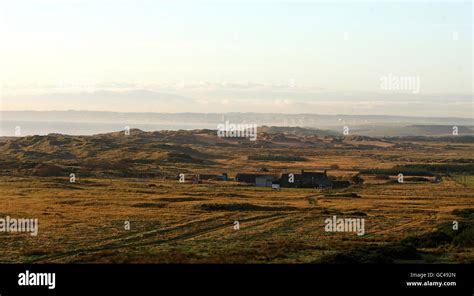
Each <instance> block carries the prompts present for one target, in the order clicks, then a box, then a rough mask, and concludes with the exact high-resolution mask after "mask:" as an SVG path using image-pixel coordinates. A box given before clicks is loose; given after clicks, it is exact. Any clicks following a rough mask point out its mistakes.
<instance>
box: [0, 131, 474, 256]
mask: <svg viewBox="0 0 474 296" xmlns="http://www.w3.org/2000/svg"><path fill="white" fill-rule="evenodd" d="M20 140H21V139H20ZM20 140H12V141H20ZM14 144H15V143H12V142H9V143H8V144H5V142H4V143H3V147H6V146H8V145H10V146H9V147H10V148H11V147H12V146H14ZM373 144H374V143H372V142H371V145H373ZM375 144H377V143H375ZM412 145H415V146H414V147H413V148H410V147H408V146H403V147H400V146H399V145H397V143H386V142H385V143H381V145H373V146H371V147H370V148H369V149H367V148H364V149H362V148H360V149H359V148H357V147H352V148H350V149H349V148H338V147H319V148H318V147H301V146H296V147H280V146H278V147H263V148H262V147H252V146H242V145H235V146H229V147H224V148H222V147H218V146H215V145H205V144H202V143H194V144H192V145H187V144H184V145H183V148H186V149H188V148H189V149H193V150H192V151H199V153H200V155H206V162H201V163H195V162H191V163H184V162H180V161H172V162H170V161H168V162H167V161H165V160H163V161H162V162H160V163H158V165H159V166H157V167H156V168H154V169H153V170H154V171H158V168H159V169H160V171H159V173H160V174H157V175H156V176H151V177H133V176H106V175H105V174H104V175H100V174H96V175H91V174H85V173H83V172H84V169H83V170H81V169H77V170H75V173H76V174H77V180H76V182H75V183H70V181H69V174H65V175H64V176H60V175H59V176H38V175H37V174H34V173H28V172H30V171H29V170H23V169H22V167H21V166H12V167H7V166H6V165H4V167H3V170H2V172H3V173H2V176H0V216H1V217H5V216H11V217H30V218H38V219H39V234H38V236H31V235H30V234H28V233H0V238H1V240H0V246H1V248H0V261H1V262H2V263H71V262H72V263H78V262H94V263H320V262H321V263H325V262H327V263H338V262H347V260H349V261H350V262H352V261H351V260H353V261H355V262H362V263H378V262H387V261H386V260H389V261H388V262H394V263H408V262H426V263H430V262H446V263H472V262H474V248H473V233H474V232H473V231H472V229H473V228H472V220H473V215H472V213H470V212H469V211H468V214H467V215H466V214H464V215H463V214H461V215H460V214H459V210H465V209H470V208H473V198H474V189H473V188H472V187H470V186H469V184H463V183H462V182H460V181H459V178H457V177H451V175H450V174H443V180H442V182H440V183H435V182H432V181H429V182H417V181H406V182H404V183H398V182H397V181H396V178H397V177H396V176H390V177H389V179H388V178H387V179H384V180H382V179H381V178H377V177H376V176H375V175H372V174H362V175H361V176H362V178H363V179H364V183H363V184H353V185H352V186H351V187H349V188H345V189H325V190H320V189H311V188H282V189H281V190H280V191H275V190H272V189H271V188H265V187H255V186H253V185H249V184H245V183H238V182H235V181H203V182H202V183H200V184H191V183H179V182H178V180H176V178H170V177H169V175H171V176H174V175H176V174H177V173H178V172H181V171H182V172H186V173H191V172H195V173H222V172H226V173H228V174H229V176H230V177H233V176H235V174H237V173H239V172H260V171H261V170H262V168H265V171H268V172H270V173H282V172H285V171H287V172H292V171H294V172H298V171H299V170H301V169H305V170H312V171H320V170H328V175H329V176H331V177H333V178H339V179H348V178H350V177H352V176H354V175H355V174H358V173H359V172H360V171H362V170H366V169H374V168H379V169H388V168H392V167H394V166H396V165H404V164H413V163H424V164H426V163H441V164H442V163H452V162H455V161H456V160H457V159H460V158H463V159H474V145H473V144H459V145H454V144H450V145H449V148H447V144H446V143H444V144H443V143H437V142H433V143H431V144H430V143H421V144H419V145H417V144H412ZM15 147H16V148H15V149H16V150H15V152H12V151H11V150H9V152H8V153H10V154H12V155H13V154H14V155H19V154H18V153H19V150H21V149H22V148H21V145H20V146H15ZM25 147H31V146H25ZM10 148H9V149H10ZM138 148H139V147H138ZM25 149H26V148H25ZM28 149H30V150H28ZM28 149H27V150H28V151H30V153H32V151H36V152H37V151H45V150H47V149H49V148H47V147H45V146H44V145H43V146H41V147H40V148H38V147H37V148H35V149H31V148H28ZM108 151H110V150H108ZM189 151H191V150H189ZM263 152H264V153H265V154H275V155H292V156H301V157H305V158H306V160H305V161H288V162H281V161H250V160H248V157H249V156H250V155H256V154H262V153H263ZM15 153H16V154H15ZM129 153H130V154H129V155H127V159H131V158H133V155H137V154H139V153H142V154H144V153H145V152H144V151H140V150H138V151H132V152H129ZM20 154H21V153H20ZM21 155H22V156H21V157H18V156H16V157H17V161H18V163H23V164H25V165H24V167H28V166H27V165H26V163H28V161H31V159H30V160H28V159H25V158H24V157H25V156H24V154H21ZM141 157H142V158H146V157H148V156H146V155H145V156H141ZM6 159H7V158H4V159H3V164H5V163H7V160H6ZM38 159H40V158H36V159H35V161H38V162H41V161H39V160H38ZM47 162H51V163H58V164H60V163H61V164H64V163H66V162H64V160H54V159H52V160H51V159H48V160H47ZM78 163H79V165H80V164H81V162H80V161H79V162H78ZM133 165H136V166H137V167H138V166H140V165H141V164H136V163H135V164H133ZM76 166H77V164H76ZM331 168H332V169H331ZM137 170H138V169H137ZM25 172H26V173H25ZM165 172H166V173H168V174H169V175H167V174H166V173H165ZM351 194H354V196H359V198H353V197H351ZM456 210H458V211H457V212H456ZM461 212H462V211H461ZM334 215H336V216H338V217H353V218H364V219H365V235H363V236H358V235H357V234H356V233H354V232H340V233H338V232H326V231H325V228H324V227H325V223H324V220H325V219H327V218H330V217H332V216H334ZM127 221H128V222H130V229H126V227H125V225H126V222H127ZM235 221H238V222H239V225H240V229H236V228H235V225H234V223H235ZM453 221H458V222H459V223H461V225H462V227H461V230H462V231H463V233H464V234H463V237H462V238H461V236H460V235H459V237H458V236H457V233H456V231H455V230H452V229H451V228H450V225H451V224H452V223H453ZM458 231H459V230H458ZM450 232H452V233H450Z"/></svg>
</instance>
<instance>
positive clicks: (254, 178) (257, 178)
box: [235, 174, 278, 187]
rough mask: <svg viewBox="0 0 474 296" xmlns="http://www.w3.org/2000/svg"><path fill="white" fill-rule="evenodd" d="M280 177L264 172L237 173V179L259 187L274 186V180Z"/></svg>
mask: <svg viewBox="0 0 474 296" xmlns="http://www.w3.org/2000/svg"><path fill="white" fill-rule="evenodd" d="M277 179H278V178H277V177H276V176H274V175H263V174H237V175H236V176H235V181H237V182H243V183H250V184H254V185H255V186H257V187H272V182H273V181H276V180H277Z"/></svg>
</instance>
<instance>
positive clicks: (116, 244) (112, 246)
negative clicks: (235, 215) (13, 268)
mask: <svg viewBox="0 0 474 296" xmlns="http://www.w3.org/2000/svg"><path fill="white" fill-rule="evenodd" d="M282 216H285V214H281V213H278V214H272V215H261V216H254V217H251V218H246V219H241V220H239V222H241V223H242V222H254V221H263V220H265V219H270V220H272V218H277V217H282ZM221 218H225V217H221ZM215 220H216V217H213V218H211V219H205V220H202V221H199V222H201V224H202V223H207V222H210V221H215ZM195 224H196V222H191V223H186V224H184V225H180V226H178V227H173V228H169V229H165V230H163V229H161V230H159V229H154V230H148V231H145V232H142V233H137V234H134V235H131V236H128V237H127V238H125V239H120V238H119V239H115V240H114V239H111V241H110V242H109V243H106V244H103V245H101V246H98V247H97V246H95V247H90V248H80V249H74V250H71V251H67V252H62V253H59V254H54V255H52V256H44V257H40V258H35V259H34V260H30V261H29V262H30V263H43V262H55V261H58V260H62V259H65V258H68V257H75V256H77V255H78V254H80V253H94V252H99V251H104V250H116V249H121V248H126V247H130V246H133V247H140V246H147V245H162V244H166V243H169V242H176V241H182V240H187V239H191V238H195V237H198V236H201V235H205V234H208V233H211V232H214V231H219V230H221V229H225V228H228V227H231V226H232V225H233V222H232V223H230V222H229V223H225V224H220V225H216V226H211V227H207V228H204V229H201V230H199V231H197V232H191V233H184V234H181V235H178V236H175V237H171V238H167V239H161V240H153V241H150V242H142V243H137V242H136V240H137V239H140V240H141V239H143V235H144V234H146V237H145V238H150V237H153V236H154V235H156V234H163V233H168V232H172V231H175V230H179V229H183V228H185V227H186V226H190V225H195ZM123 241H131V242H128V243H125V244H124V243H122V242H123Z"/></svg>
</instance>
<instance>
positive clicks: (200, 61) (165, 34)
mask: <svg viewBox="0 0 474 296" xmlns="http://www.w3.org/2000/svg"><path fill="white" fill-rule="evenodd" d="M0 37H1V38H0V84H2V85H3V90H2V104H1V108H2V109H3V110H23V109H36V110H51V109H55V110H65V109H78V108H79V109H89V110H111V111H157V112H163V111H170V112H179V111H193V110H196V111H200V112H202V111H205V110H207V111H209V112H220V111H222V112H225V111H253V112H259V111H261V112H269V111H272V110H274V111H276V112H283V111H285V110H287V111H288V112H314V113H321V112H320V111H321V110H323V111H325V112H326V113H341V112H339V111H341V108H343V107H345V109H343V110H342V111H344V110H346V112H355V113H357V110H355V109H354V106H356V105H357V106H360V105H361V104H362V110H359V111H358V112H359V113H378V114H393V113H396V114H401V115H403V114H408V113H414V112H415V111H416V112H419V113H420V115H440V116H443V115H444V116H450V115H455V116H464V117H469V116H472V100H471V98H470V95H471V94H472V69H473V60H472V51H473V48H472V41H473V39H472V38H473V37H472V3H471V2H464V3H463V2H456V1H446V2H436V3H430V2H425V1H415V2H414V3H408V2H405V1H403V2H388V3H387V1H370V2H362V1H351V2H337V1H336V2H333V1H301V2H298V1H271V0H260V1H259V0H257V1H250V0H247V1H199V0H197V1H145V0H130V1H125V0H114V1H112V0H110V1H109V0H75V1H74V0H15V1H1V2H0ZM397 79H398V80H400V79H408V80H409V81H410V83H414V84H409V85H402V86H400V85H398V86H396V85H395V84H394V83H395V82H396V80H397ZM388 80H391V81H392V83H391V84H389V87H388V88H387V81H388ZM384 81H385V84H384ZM145 91H146V94H145V96H146V97H145V98H142V97H141V95H142V94H143V93H144V92H145ZM114 92H120V96H121V99H120V100H117V102H118V103H117V104H112V105H111V103H110V102H113V100H114V99H113V94H114ZM124 92H125V93H124ZM58 93H59V94H60V97H58ZM81 93H83V94H84V96H81ZM101 93H102V94H103V93H105V97H106V98H103V99H102V98H101ZM154 93H156V97H157V98H156V101H153V100H154V99H153V95H154ZM302 94H303V95H302ZM328 94H329V95H328ZM364 94H367V95H366V96H365V95H364ZM167 95H173V96H180V97H185V98H186V99H189V100H190V101H189V102H188V104H179V103H176V102H175V101H173V100H168V99H167ZM91 97H93V99H91ZM174 98H175V99H177V101H178V102H179V98H177V97H174ZM433 98H436V99H433ZM440 98H441V99H440ZM259 100H260V101H259ZM440 100H441V101H440ZM443 100H445V101H444V102H445V103H447V104H451V105H452V106H451V107H452V108H443V107H442V104H443ZM255 101H257V103H256V102H255ZM140 102H141V106H140V107H137V106H136V105H137V103H140ZM332 102H334V104H333V105H331V104H332ZM410 102H414V103H413V105H412V104H410ZM415 102H417V104H418V105H416V104H415ZM147 104H149V105H148V106H147ZM157 104H158V106H157ZM341 104H342V107H341ZM344 104H345V105H344ZM351 104H352V105H351ZM453 104H454V105H453ZM423 105H425V106H426V108H427V109H426V110H413V107H414V106H417V108H419V106H423ZM256 106H258V107H256ZM282 106H283V107H282ZM296 106H299V107H296ZM301 106H303V107H301ZM321 106H325V107H324V108H322V107H321ZM364 106H365V107H364ZM374 106H375V107H374ZM259 108H265V109H266V110H258V109H259ZM308 108H309V109H310V110H307V109H308ZM150 109H151V110H150ZM189 109H191V110H189ZM228 109H230V110H228ZM235 109H238V110H235ZM256 109H257V110H256ZM356 109H357V108H356ZM351 110H352V111H351ZM332 111H334V112H332ZM417 114H418V113H417ZM412 115H413V114H412Z"/></svg>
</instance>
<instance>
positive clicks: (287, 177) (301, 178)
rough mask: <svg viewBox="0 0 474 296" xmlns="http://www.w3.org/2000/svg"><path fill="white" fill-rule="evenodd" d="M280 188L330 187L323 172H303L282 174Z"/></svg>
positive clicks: (329, 182)
mask: <svg viewBox="0 0 474 296" xmlns="http://www.w3.org/2000/svg"><path fill="white" fill-rule="evenodd" d="M280 184H281V187H298V188H328V187H331V186H332V182H331V180H329V178H328V176H327V173H326V171H324V172H322V173H321V172H305V171H304V170H301V174H282V176H281V180H280Z"/></svg>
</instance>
